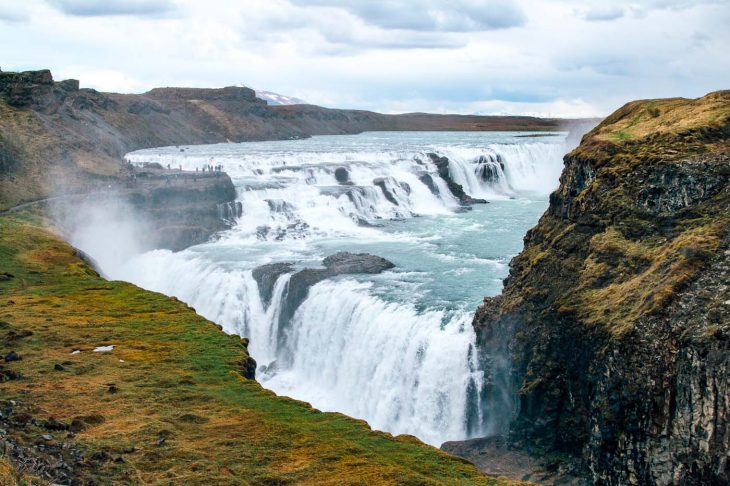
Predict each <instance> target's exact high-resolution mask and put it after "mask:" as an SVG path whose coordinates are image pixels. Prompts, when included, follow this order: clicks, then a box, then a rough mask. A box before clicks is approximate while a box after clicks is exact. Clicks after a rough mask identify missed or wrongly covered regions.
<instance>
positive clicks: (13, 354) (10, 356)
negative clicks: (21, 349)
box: [5, 351, 23, 363]
mask: <svg viewBox="0 0 730 486" xmlns="http://www.w3.org/2000/svg"><path fill="white" fill-rule="evenodd" d="M22 359H23V358H22V357H21V356H20V355H19V354H18V353H16V352H15V351H10V352H9V353H8V354H6V355H5V361H6V362H7V363H10V362H12V361H20V360H22Z"/></svg>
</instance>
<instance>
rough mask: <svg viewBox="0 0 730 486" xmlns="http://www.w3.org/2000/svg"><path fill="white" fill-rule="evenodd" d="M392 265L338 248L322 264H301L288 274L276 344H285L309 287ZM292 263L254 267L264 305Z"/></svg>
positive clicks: (387, 268)
mask: <svg viewBox="0 0 730 486" xmlns="http://www.w3.org/2000/svg"><path fill="white" fill-rule="evenodd" d="M393 267H395V265H394V264H393V263H392V262H390V261H389V260H386V259H385V258H383V257H379V256H377V255H370V254H368V253H350V252H346V251H341V252H338V253H335V254H333V255H330V256H328V257H326V258H325V259H323V260H322V268H304V269H301V270H299V271H297V272H295V273H293V274H292V275H291V277H290V278H289V282H288V284H287V287H286V289H285V291H284V297H283V299H284V300H283V303H282V308H281V311H280V314H279V329H280V335H279V339H278V341H279V346H280V347H285V346H286V339H287V333H286V330H287V329H288V326H289V323H290V322H291V319H292V317H293V316H294V313H295V312H296V310H297V308H298V307H299V305H300V304H301V303H302V302H304V300H305V299H306V298H307V295H309V289H310V288H311V287H312V286H313V285H315V284H317V283H319V282H321V281H322V280H325V279H328V278H332V277H336V276H338V275H346V274H358V273H360V274H362V273H366V274H377V273H382V272H384V271H386V270H389V269H391V268H393ZM293 269H294V266H293V264H292V263H271V264H266V265H262V266H260V267H257V268H255V269H254V270H253V277H254V279H255V280H256V282H257V284H258V287H259V292H260V293H261V298H262V299H263V301H264V302H265V305H267V306H268V305H270V304H271V298H272V293H273V289H274V285H275V283H276V280H277V279H278V278H279V277H280V276H281V275H282V274H284V273H291V272H292V271H293Z"/></svg>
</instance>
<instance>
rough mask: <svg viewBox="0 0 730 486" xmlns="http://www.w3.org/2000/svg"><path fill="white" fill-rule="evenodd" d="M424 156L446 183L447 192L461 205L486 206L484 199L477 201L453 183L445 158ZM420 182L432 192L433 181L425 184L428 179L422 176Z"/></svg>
mask: <svg viewBox="0 0 730 486" xmlns="http://www.w3.org/2000/svg"><path fill="white" fill-rule="evenodd" d="M426 156H427V157H428V158H429V159H430V160H431V162H433V163H434V165H435V166H436V168H437V169H438V173H439V176H440V177H441V178H442V179H443V180H444V181H446V185H447V186H448V187H449V191H451V194H453V195H454V196H455V197H456V199H458V200H459V202H461V204H486V202H487V201H486V200H485V199H477V198H473V197H471V196H470V195H469V194H467V193H465V192H464V188H463V187H462V186H461V184H457V183H456V182H454V179H452V177H451V173H450V172H449V159H448V158H446V157H441V156H439V155H437V154H434V153H428V154H426ZM421 177H422V179H421V180H422V181H423V183H424V184H426V185H427V186H428V187H429V188H430V189H431V191H432V192H433V189H432V186H434V184H433V180H431V183H430V184H429V183H428V182H427V180H428V179H424V178H423V176H421ZM429 179H430V176H429Z"/></svg>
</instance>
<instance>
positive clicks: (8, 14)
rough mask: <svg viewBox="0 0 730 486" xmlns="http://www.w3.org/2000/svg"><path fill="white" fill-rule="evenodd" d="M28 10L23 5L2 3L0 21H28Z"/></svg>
mask: <svg viewBox="0 0 730 486" xmlns="http://www.w3.org/2000/svg"><path fill="white" fill-rule="evenodd" d="M28 19H29V16H28V11H27V10H26V9H25V7H24V6H23V5H18V4H2V5H0V22H8V23H10V22H27V21H28Z"/></svg>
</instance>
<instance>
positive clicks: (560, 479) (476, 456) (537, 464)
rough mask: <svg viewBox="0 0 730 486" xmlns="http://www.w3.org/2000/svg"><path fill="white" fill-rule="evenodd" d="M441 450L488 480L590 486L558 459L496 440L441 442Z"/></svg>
mask: <svg viewBox="0 0 730 486" xmlns="http://www.w3.org/2000/svg"><path fill="white" fill-rule="evenodd" d="M441 450H442V451H444V452H447V453H449V454H451V455H454V456H458V457H461V458H463V459H466V460H467V461H469V462H471V463H472V464H474V465H475V466H476V467H477V468H478V469H479V470H480V471H482V472H483V473H485V474H488V475H489V476H494V477H505V478H508V479H512V480H520V481H530V482H532V483H535V484H544V485H548V486H558V485H559V486H590V485H592V484H593V483H592V482H591V481H590V480H589V479H588V477H589V475H588V473H587V471H582V470H580V469H577V468H576V466H575V465H574V464H573V463H572V462H571V461H570V460H567V461H566V460H561V458H560V456H556V455H553V456H548V457H546V456H541V455H536V454H534V453H530V451H528V450H524V449H521V448H519V447H515V445H514V444H512V443H511V442H510V441H509V440H508V439H506V438H504V437H500V436H496V437H488V438H484V439H470V440H464V441H453V442H444V443H443V444H442V445H441Z"/></svg>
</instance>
